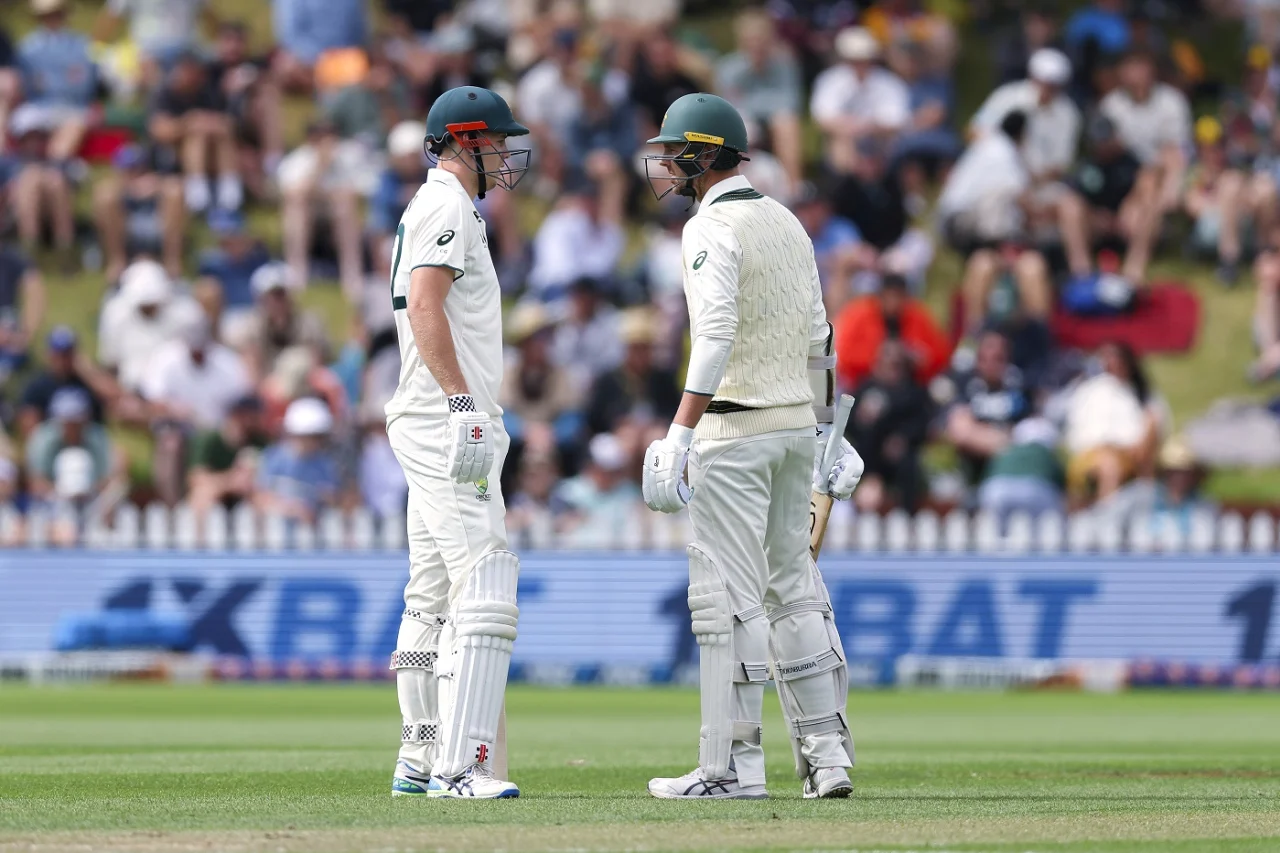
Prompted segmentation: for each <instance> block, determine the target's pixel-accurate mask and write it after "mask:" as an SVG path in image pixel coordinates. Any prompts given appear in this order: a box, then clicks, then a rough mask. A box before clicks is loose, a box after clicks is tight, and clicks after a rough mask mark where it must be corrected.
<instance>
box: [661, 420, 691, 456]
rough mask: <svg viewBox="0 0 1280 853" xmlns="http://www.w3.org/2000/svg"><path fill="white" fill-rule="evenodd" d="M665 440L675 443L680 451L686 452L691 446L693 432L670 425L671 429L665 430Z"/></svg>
mask: <svg viewBox="0 0 1280 853" xmlns="http://www.w3.org/2000/svg"><path fill="white" fill-rule="evenodd" d="M667 440H668V441H673V442H675V444H676V446H677V447H679V448H680V449H681V450H688V449H689V446H690V445H692V444H693V430H691V429H690V428H689V427H687V426H681V425H680V424H672V425H671V429H669V430H667Z"/></svg>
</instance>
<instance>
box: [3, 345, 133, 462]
mask: <svg viewBox="0 0 1280 853" xmlns="http://www.w3.org/2000/svg"><path fill="white" fill-rule="evenodd" d="M47 347H48V349H47V350H46V352H45V358H44V364H45V369H44V370H43V371H42V372H40V373H37V374H36V375H35V376H33V377H31V380H30V381H29V382H28V383H27V386H26V388H24V389H23V391H22V397H21V399H20V401H19V403H18V418H17V423H18V435H19V437H21V438H23V439H26V438H27V437H29V436H30V435H31V433H32V431H33V430H35V428H36V427H37V426H38V425H39V424H40V422H41V421H43V420H45V419H46V418H48V417H49V404H50V403H51V402H52V401H53V397H54V395H56V394H57V393H58V392H59V391H61V390H63V389H64V388H73V389H76V390H78V391H80V392H81V393H83V394H84V395H85V397H86V398H87V399H88V400H89V418H90V420H91V421H93V423H96V424H100V423H102V422H103V421H104V420H105V419H106V412H107V409H108V407H109V406H110V404H111V403H112V402H114V400H115V398H116V396H117V395H118V394H119V393H120V389H119V386H118V385H117V384H116V382H115V380H114V379H112V378H111V375H110V374H108V373H107V372H106V371H105V370H103V369H102V368H100V367H98V366H97V365H96V364H94V363H93V360H92V359H89V358H86V357H85V356H84V355H83V354H82V353H81V352H80V351H79V348H78V345H77V340H76V333H75V332H73V331H72V330H71V329H70V328H68V327H67V326H54V328H53V330H52V331H50V332H49V337H48V339H47Z"/></svg>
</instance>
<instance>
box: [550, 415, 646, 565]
mask: <svg viewBox="0 0 1280 853" xmlns="http://www.w3.org/2000/svg"><path fill="white" fill-rule="evenodd" d="M633 464H634V463H633V462H632V457H631V455H630V454H629V453H628V452H627V449H626V447H625V446H624V445H623V443H622V442H621V441H619V440H618V438H617V436H614V435H610V434H609V433H607V432H606V433H601V434H599V435H597V436H593V437H592V439H591V441H590V442H588V443H587V459H586V464H585V465H584V466H583V470H582V473H581V474H578V475H577V476H575V477H570V478H569V479H567V480H565V481H564V482H562V483H561V484H560V485H559V486H558V487H557V488H556V490H555V499H556V502H557V503H558V504H559V505H560V506H561V507H562V511H563V513H564V514H563V515H562V516H561V517H560V523H559V527H560V530H561V531H562V533H563V534H564V535H565V537H566V539H567V541H569V542H572V543H573V545H574V547H578V548H607V547H609V546H610V545H612V544H613V543H614V542H615V541H616V538H617V534H618V531H620V530H625V529H626V528H627V527H628V526H629V525H631V524H634V515H635V508H636V502H637V501H638V500H639V499H640V489H639V488H637V487H636V484H635V481H634V480H632V479H631V478H630V477H629V476H627V474H628V469H630V468H631V467H632V465H633Z"/></svg>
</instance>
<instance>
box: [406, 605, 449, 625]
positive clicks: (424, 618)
mask: <svg viewBox="0 0 1280 853" xmlns="http://www.w3.org/2000/svg"><path fill="white" fill-rule="evenodd" d="M400 615H401V616H402V617H403V618H405V619H412V620H414V621H415V622H421V623H423V624H424V625H443V624H444V623H445V615H444V614H443V613H423V612H422V611H421V610H413V609H412V608H409V607H406V608H405V609H404V612H403V613H401V614H400Z"/></svg>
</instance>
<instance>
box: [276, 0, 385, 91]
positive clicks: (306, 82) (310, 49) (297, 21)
mask: <svg viewBox="0 0 1280 853" xmlns="http://www.w3.org/2000/svg"><path fill="white" fill-rule="evenodd" d="M367 5H368V4H367V3H365V2H364V0H272V13H273V17H272V24H273V27H272V30H273V31H274V33H275V37H276V42H277V43H278V44H279V48H278V49H277V50H276V53H275V55H274V57H273V58H272V70H273V72H274V73H275V75H276V78H277V79H278V80H279V81H280V83H281V85H283V86H284V87H285V88H286V89H288V90H289V91H295V92H309V91H311V89H312V88H313V87H314V86H315V72H316V64H317V62H319V61H320V60H321V58H322V57H323V56H324V55H325V53H326V52H329V51H337V50H340V49H342V48H359V47H363V46H364V45H365V44H366V43H367V42H368V35H369V23H368V10H367V8H366V7H367Z"/></svg>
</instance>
